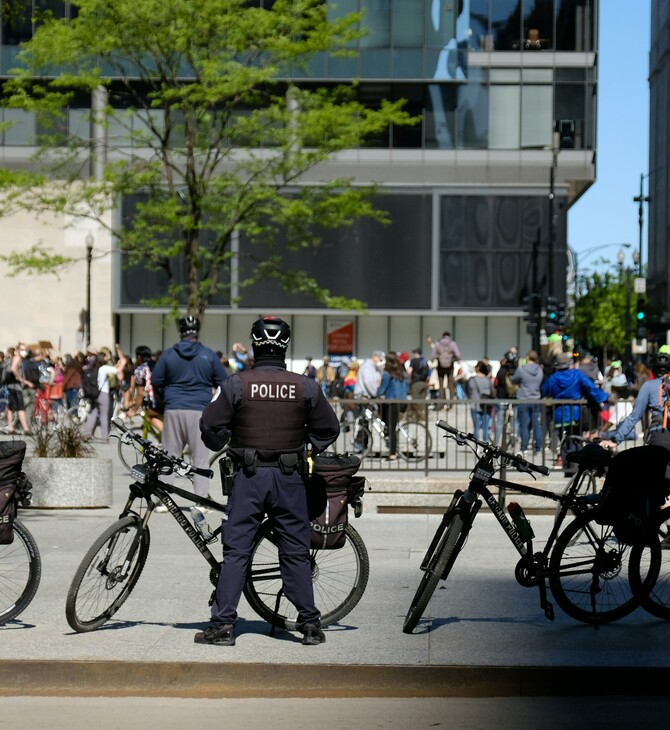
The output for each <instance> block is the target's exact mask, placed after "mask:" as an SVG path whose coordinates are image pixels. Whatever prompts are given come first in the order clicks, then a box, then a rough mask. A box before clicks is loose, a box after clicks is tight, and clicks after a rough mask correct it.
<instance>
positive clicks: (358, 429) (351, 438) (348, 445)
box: [341, 422, 372, 459]
mask: <svg viewBox="0 0 670 730" xmlns="http://www.w3.org/2000/svg"><path fill="white" fill-rule="evenodd" d="M341 433H342V438H343V441H344V448H343V451H344V452H345V453H349V454H356V455H357V456H359V457H360V458H361V459H364V458H365V457H366V456H367V455H368V454H369V453H370V450H371V449H372V434H371V433H370V430H369V429H368V427H367V426H363V425H361V424H359V423H356V422H354V423H350V424H346V426H343V427H342V431H341Z"/></svg>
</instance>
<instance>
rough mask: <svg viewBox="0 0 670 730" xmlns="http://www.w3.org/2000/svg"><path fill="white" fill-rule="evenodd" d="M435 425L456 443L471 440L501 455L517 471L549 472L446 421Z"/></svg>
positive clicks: (543, 467) (491, 452)
mask: <svg viewBox="0 0 670 730" xmlns="http://www.w3.org/2000/svg"><path fill="white" fill-rule="evenodd" d="M437 425H438V428H441V429H442V430H443V431H446V432H447V433H448V434H450V435H451V436H453V437H454V438H455V439H456V443H461V444H463V443H465V442H466V441H471V442H472V443H473V444H476V445H477V446H481V447H482V448H484V449H486V451H487V452H488V453H490V454H493V455H494V456H496V457H503V458H504V459H507V460H508V461H509V462H510V464H511V465H512V466H513V467H514V468H515V469H516V470H517V471H521V472H526V473H527V474H531V473H532V472H537V473H538V474H542V475H543V476H547V475H548V474H549V473H550V470H549V468H548V467H546V466H542V464H532V463H531V462H530V461H527V460H526V459H524V458H523V456H521V455H519V454H510V453H509V452H507V451H503V450H502V449H501V448H499V447H498V446H494V445H493V444H491V443H490V442H488V441H480V440H479V439H478V438H475V437H474V436H473V435H472V434H471V433H465V432H464V431H459V430H458V429H457V428H454V427H453V426H450V425H449V424H448V423H447V421H438V422H437Z"/></svg>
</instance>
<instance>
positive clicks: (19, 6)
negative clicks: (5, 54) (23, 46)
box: [2, 0, 33, 46]
mask: <svg viewBox="0 0 670 730" xmlns="http://www.w3.org/2000/svg"><path fill="white" fill-rule="evenodd" d="M31 14H32V2H31V0H16V2H14V3H13V4H12V7H11V13H9V15H8V17H7V18H6V19H3V21H2V43H3V44H4V45H6V46H18V45H19V43H24V42H25V41H29V40H30V39H31V37H32V35H33V23H32V18H31Z"/></svg>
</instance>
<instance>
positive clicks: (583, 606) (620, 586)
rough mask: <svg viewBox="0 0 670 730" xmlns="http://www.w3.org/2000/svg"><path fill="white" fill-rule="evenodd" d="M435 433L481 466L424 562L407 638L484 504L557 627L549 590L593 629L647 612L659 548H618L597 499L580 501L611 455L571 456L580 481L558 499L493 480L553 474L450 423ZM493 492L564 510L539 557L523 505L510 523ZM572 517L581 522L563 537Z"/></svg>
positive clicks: (519, 574)
mask: <svg viewBox="0 0 670 730" xmlns="http://www.w3.org/2000/svg"><path fill="white" fill-rule="evenodd" d="M437 425H438V427H439V428H441V429H443V430H444V431H446V435H447V437H451V438H453V439H454V440H455V441H456V443H457V444H459V445H461V446H463V445H466V446H468V447H470V448H471V449H472V450H473V452H474V453H475V454H476V455H477V456H478V460H477V463H476V465H475V467H474V469H473V472H472V474H471V478H470V483H469V485H468V487H467V489H466V490H465V491H461V490H458V491H456V493H455V494H454V497H453V499H452V501H451V504H450V505H449V507H448V509H447V511H446V512H445V513H444V516H443V518H442V521H441V523H440V525H439V527H438V529H437V531H436V533H435V536H434V537H433V540H432V542H431V544H430V546H429V548H428V551H427V552H426V555H425V556H424V558H423V561H422V562H421V570H422V571H423V573H424V574H423V577H422V579H421V582H420V584H419V587H418V589H417V591H416V593H415V595H414V598H413V599H412V602H411V604H410V607H409V610H408V612H407V616H406V617H405V621H404V625H403V631H404V632H405V633H411V632H412V631H413V630H414V629H415V628H416V626H417V624H418V622H419V620H420V619H421V616H422V615H423V613H424V611H425V609H426V607H427V606H428V602H429V601H430V599H431V596H432V595H433V592H434V591H435V588H436V587H437V584H438V582H439V581H440V580H446V579H447V577H448V576H449V572H450V571H451V569H452V567H453V565H454V563H455V561H456V558H457V557H458V555H459V553H460V552H461V550H462V549H463V546H464V545H465V542H466V540H467V537H468V535H469V533H470V530H471V529H472V525H473V523H474V520H475V517H476V516H477V513H478V512H479V509H480V507H481V505H482V501H484V502H486V504H487V505H488V506H489V508H490V509H491V511H492V512H493V514H494V515H495V517H496V519H497V520H498V522H499V523H500V526H501V527H502V529H503V530H504V532H505V533H506V535H507V536H508V538H509V540H510V542H511V543H512V544H513V545H514V547H515V548H516V550H517V552H518V553H519V555H520V560H519V562H518V563H517V565H516V569H515V571H514V573H515V577H516V580H517V581H518V582H519V583H520V585H522V586H524V587H537V588H538V589H539V593H540V606H541V607H542V609H543V610H544V614H545V616H546V617H547V618H548V619H549V620H553V618H554V611H553V606H552V604H551V603H550V602H549V600H548V598H547V590H546V588H547V583H548V585H549V588H550V589H551V593H552V595H553V597H554V599H555V601H556V603H558V605H559V606H560V607H561V608H562V609H563V611H565V613H567V614H568V615H569V616H571V617H572V618H575V619H577V620H579V621H584V622H586V623H589V624H596V625H598V624H600V623H605V622H609V621H614V620H617V619H620V618H622V617H623V616H626V615H627V614H629V613H630V612H632V611H633V610H634V609H635V608H637V607H638V606H639V605H640V604H641V602H642V600H643V599H644V597H645V596H646V595H647V594H648V593H649V591H650V589H651V588H652V586H653V585H654V583H655V581H656V579H657V577H658V573H659V569H660V563H661V548H660V543H659V542H657V541H649V544H643V543H642V542H641V543H638V544H633V545H630V544H628V543H625V542H622V541H620V540H618V539H617V537H616V535H615V534H614V530H613V528H612V527H611V526H609V525H601V524H599V522H598V521H597V518H598V515H597V510H595V509H594V508H593V503H594V497H593V495H590V494H583V493H582V494H580V491H581V490H582V488H583V483H584V480H585V478H586V475H587V474H588V473H589V472H590V471H593V470H596V471H598V470H601V469H602V468H603V466H604V465H605V464H606V463H607V461H608V460H609V458H610V456H611V455H610V454H609V452H607V451H605V450H604V449H602V448H600V447H598V446H593V447H592V448H589V449H583V450H582V451H581V452H579V453H578V454H573V455H572V460H573V461H574V462H575V463H577V465H578V473H577V475H576V476H575V478H574V479H573V480H572V481H571V485H570V487H569V488H568V490H567V491H566V492H564V493H560V494H559V493H554V492H551V491H548V490H545V489H539V488H537V487H533V486H531V485H527V484H517V483H515V482H510V481H506V480H502V479H498V478H496V477H495V474H496V471H497V470H498V469H500V468H501V467H502V466H503V465H504V466H506V467H513V468H515V469H517V470H518V471H520V472H525V473H528V474H531V475H532V474H533V473H538V474H543V475H545V476H546V475H547V474H548V473H549V469H547V467H544V466H540V465H535V464H531V463H530V462H528V461H526V460H525V459H524V458H523V457H522V456H520V455H514V454H510V453H508V452H505V451H503V450H502V449H501V448H499V447H497V446H494V445H493V444H490V443H488V442H485V441H479V440H478V439H476V438H475V437H474V436H473V435H472V434H467V433H463V432H461V431H458V430H457V429H455V428H453V427H452V426H450V425H449V424H448V423H447V422H446V421H439V422H438V424H437ZM489 486H497V487H498V488H499V489H504V490H507V491H508V490H515V491H518V492H521V493H523V494H531V495H535V496H539V497H544V498H547V499H551V500H554V501H555V502H557V503H558V504H559V505H560V508H559V512H558V515H557V518H556V521H555V523H554V525H553V527H552V530H551V533H550V534H549V537H548V539H547V542H546V545H545V546H544V549H543V550H542V551H540V552H534V551H533V538H534V534H533V531H532V528H531V526H530V523H529V522H528V520H527V519H526V517H525V515H524V514H523V510H521V508H520V507H519V505H518V504H516V503H510V504H509V510H510V515H511V517H512V522H510V520H509V519H508V518H507V517H506V515H505V513H504V512H503V509H502V507H501V506H500V504H499V502H498V500H497V499H496V498H495V497H494V496H493V494H492V493H491V491H490V489H489ZM570 512H571V513H573V514H574V515H576V517H575V518H574V520H573V521H572V522H570V523H568V524H567V526H566V527H565V529H562V528H563V524H564V522H565V518H566V516H567V515H568V513H570Z"/></svg>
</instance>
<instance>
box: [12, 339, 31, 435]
mask: <svg viewBox="0 0 670 730" xmlns="http://www.w3.org/2000/svg"><path fill="white" fill-rule="evenodd" d="M28 355H29V351H28V348H27V347H26V345H25V344H24V343H23V342H20V343H19V346H18V347H17V348H16V350H15V351H14V356H13V357H12V360H11V362H10V364H9V368H10V372H9V375H8V379H7V391H8V393H9V395H8V396H7V424H8V425H7V433H9V434H13V433H15V430H14V425H15V424H14V415H15V414H16V417H17V418H18V421H19V425H20V426H21V428H22V430H23V435H24V436H31V435H32V434H31V433H30V428H29V426H28V419H27V417H26V406H25V402H24V400H23V389H24V388H33V389H34V387H35V386H34V384H33V383H31V382H30V381H29V380H27V379H26V378H25V376H24V372H23V362H24V360H26V359H27V357H28Z"/></svg>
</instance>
